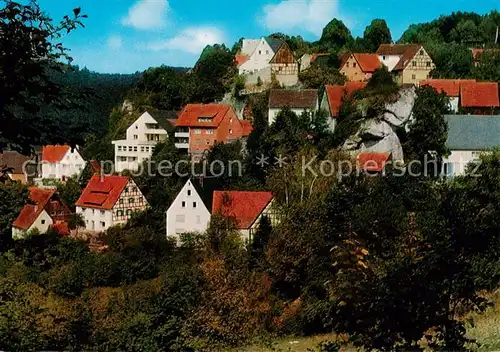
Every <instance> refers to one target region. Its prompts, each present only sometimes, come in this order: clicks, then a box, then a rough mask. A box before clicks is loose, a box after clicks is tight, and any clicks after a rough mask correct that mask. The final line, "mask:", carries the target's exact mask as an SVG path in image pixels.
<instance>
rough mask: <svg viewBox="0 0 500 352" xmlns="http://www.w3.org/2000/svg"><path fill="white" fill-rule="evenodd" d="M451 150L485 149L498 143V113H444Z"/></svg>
mask: <svg viewBox="0 0 500 352" xmlns="http://www.w3.org/2000/svg"><path fill="white" fill-rule="evenodd" d="M444 117H445V120H446V121H447V122H448V140H447V142H446V144H447V146H448V148H450V149H451V150H487V149H492V148H494V147H496V146H499V145H500V116H499V115H445V116H444Z"/></svg>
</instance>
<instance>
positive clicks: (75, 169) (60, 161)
mask: <svg viewBox="0 0 500 352" xmlns="http://www.w3.org/2000/svg"><path fill="white" fill-rule="evenodd" d="M84 167H85V160H84V159H83V157H82V156H81V155H80V153H79V152H78V149H77V148H71V147H70V146H69V145H46V146H43V147H42V159H41V172H42V174H41V177H42V179H54V180H59V181H66V180H67V179H68V178H70V177H72V176H74V175H79V174H80V173H81V172H82V170H83V168H84Z"/></svg>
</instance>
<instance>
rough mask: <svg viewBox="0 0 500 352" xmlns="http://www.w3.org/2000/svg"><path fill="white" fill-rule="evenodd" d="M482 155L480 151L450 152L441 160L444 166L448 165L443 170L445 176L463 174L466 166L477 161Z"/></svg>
mask: <svg viewBox="0 0 500 352" xmlns="http://www.w3.org/2000/svg"><path fill="white" fill-rule="evenodd" d="M481 153H482V151H480V150H452V151H451V154H450V155H449V156H448V157H447V158H444V159H443V163H444V164H448V166H447V167H446V168H445V175H446V176H460V175H463V174H464V173H465V169H466V167H467V164H468V163H470V162H471V161H474V160H477V159H478V158H479V155H480V154H481Z"/></svg>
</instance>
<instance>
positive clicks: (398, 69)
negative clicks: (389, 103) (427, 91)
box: [377, 44, 435, 85]
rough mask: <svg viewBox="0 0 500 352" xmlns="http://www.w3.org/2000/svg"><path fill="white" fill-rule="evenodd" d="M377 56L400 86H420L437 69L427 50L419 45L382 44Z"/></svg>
mask: <svg viewBox="0 0 500 352" xmlns="http://www.w3.org/2000/svg"><path fill="white" fill-rule="evenodd" d="M377 55H378V57H379V60H380V61H381V62H382V64H384V65H385V66H386V67H387V69H388V70H389V72H392V73H393V75H394V78H395V81H396V82H397V83H398V84H415V85H418V84H419V82H420V81H423V80H426V79H428V78H429V75H430V72H431V71H432V70H433V69H434V68H435V65H434V63H433V61H432V59H431V57H430V56H429V54H428V53H427V51H426V50H425V48H424V47H423V46H422V45H418V44H382V45H380V47H379V48H378V50H377Z"/></svg>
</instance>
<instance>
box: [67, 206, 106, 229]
mask: <svg viewBox="0 0 500 352" xmlns="http://www.w3.org/2000/svg"><path fill="white" fill-rule="evenodd" d="M76 213H77V214H82V216H83V220H84V221H85V229H86V230H87V231H96V232H100V231H105V230H107V229H108V228H109V227H111V226H113V225H114V224H113V212H112V211H111V210H101V209H94V208H82V207H76ZM103 222H104V226H103V224H102V223H103Z"/></svg>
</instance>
